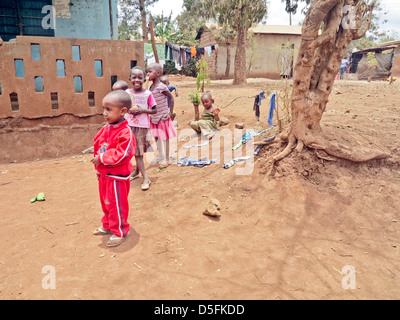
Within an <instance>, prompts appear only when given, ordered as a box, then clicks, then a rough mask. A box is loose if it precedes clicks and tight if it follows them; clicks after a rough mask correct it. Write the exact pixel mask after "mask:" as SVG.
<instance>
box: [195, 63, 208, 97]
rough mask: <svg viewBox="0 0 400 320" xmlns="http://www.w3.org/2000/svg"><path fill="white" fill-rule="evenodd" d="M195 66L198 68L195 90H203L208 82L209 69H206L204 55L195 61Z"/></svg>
mask: <svg viewBox="0 0 400 320" xmlns="http://www.w3.org/2000/svg"><path fill="white" fill-rule="evenodd" d="M196 67H197V69H198V72H197V77H196V85H197V91H199V92H204V87H205V85H206V83H207V84H210V82H211V81H210V70H209V69H208V64H207V62H206V59H205V58H204V56H203V57H202V58H201V59H200V60H199V61H197V63H196Z"/></svg>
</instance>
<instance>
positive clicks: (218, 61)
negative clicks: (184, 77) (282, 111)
mask: <svg viewBox="0 0 400 320" xmlns="http://www.w3.org/2000/svg"><path fill="white" fill-rule="evenodd" d="M300 41H301V35H286V34H264V33H257V34H255V35H254V43H255V45H254V49H255V54H254V56H255V58H254V61H253V62H252V66H251V69H250V72H249V74H248V77H264V78H271V79H279V78H280V76H281V69H280V61H281V52H282V45H283V44H288V43H289V44H293V45H294V56H293V58H294V60H296V58H297V52H298V49H299V46H300ZM216 43H217V41H216V40H215V38H214V37H213V35H212V33H211V32H210V31H208V30H205V31H204V32H203V33H202V34H201V37H200V46H201V47H203V46H209V45H213V44H216ZM249 45H250V44H249ZM235 53H236V43H235V42H234V43H231V44H230V55H231V57H230V59H231V64H230V73H229V77H230V78H233V74H234V69H235ZM246 60H247V66H248V65H249V58H246ZM206 61H207V63H208V64H209V68H210V74H211V77H212V78H214V79H220V78H223V77H224V75H225V70H226V61H227V47H226V45H224V44H221V43H219V44H218V51H217V53H216V54H215V56H213V55H211V57H206Z"/></svg>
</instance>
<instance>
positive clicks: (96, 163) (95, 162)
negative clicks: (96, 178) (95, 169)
mask: <svg viewBox="0 0 400 320" xmlns="http://www.w3.org/2000/svg"><path fill="white" fill-rule="evenodd" d="M90 162H91V163H93V164H94V165H95V166H98V165H99V164H100V161H99V156H95V157H94V158H93V159H92V160H90Z"/></svg>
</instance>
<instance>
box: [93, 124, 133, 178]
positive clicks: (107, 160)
mask: <svg viewBox="0 0 400 320" xmlns="http://www.w3.org/2000/svg"><path fill="white" fill-rule="evenodd" d="M135 150H136V141H135V137H134V136H133V134H132V131H131V129H130V127H129V126H128V122H127V121H126V120H124V121H122V122H119V123H117V124H108V123H107V124H106V125H105V126H104V127H103V128H101V129H100V131H99V132H98V133H97V135H96V136H95V137H94V155H98V156H99V161H100V164H99V165H98V166H96V170H97V171H98V172H99V173H100V174H104V175H108V176H113V177H115V178H116V179H118V177H120V178H121V179H124V178H126V176H128V175H129V174H130V173H131V172H132V170H133V165H132V163H131V161H130V160H131V159H132V157H133V156H134V155H135Z"/></svg>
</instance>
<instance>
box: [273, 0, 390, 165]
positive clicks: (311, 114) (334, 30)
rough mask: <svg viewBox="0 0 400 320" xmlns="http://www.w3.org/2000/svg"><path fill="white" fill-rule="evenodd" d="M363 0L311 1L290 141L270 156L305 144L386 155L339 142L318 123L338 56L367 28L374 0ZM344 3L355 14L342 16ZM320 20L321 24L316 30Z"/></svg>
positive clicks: (354, 157) (343, 153)
mask: <svg viewBox="0 0 400 320" xmlns="http://www.w3.org/2000/svg"><path fill="white" fill-rule="evenodd" d="M362 3H363V1H361V0H314V1H313V2H312V4H311V6H310V8H309V10H308V12H307V16H306V18H305V20H304V24H303V28H302V39H301V44H300V49H299V53H298V57H297V61H296V65H295V68H294V75H293V91H292V122H291V126H290V129H289V132H288V133H287V132H286V133H285V134H284V135H283V138H284V140H287V141H288V145H287V147H286V148H285V150H283V152H282V153H280V154H278V155H277V156H275V157H274V159H273V160H274V162H275V161H278V160H280V159H282V158H284V157H285V156H287V155H288V154H289V153H290V152H291V151H292V149H293V148H294V147H296V145H297V148H296V149H297V150H298V151H301V149H302V148H303V146H307V147H310V148H313V149H317V150H323V151H325V152H326V153H327V154H330V155H332V156H335V157H338V158H342V159H347V160H351V161H355V162H362V161H367V160H371V159H382V158H386V157H388V156H389V155H388V154H387V153H384V152H382V151H371V150H365V149H364V148H359V149H355V150H354V149H353V148H349V147H346V146H343V145H341V144H340V143H338V142H335V141H334V140H332V139H331V138H329V137H328V138H327V135H326V134H324V133H323V132H322V129H321V126H320V121H321V118H322V115H323V113H324V111H325V109H326V105H327V103H328V98H329V95H330V93H331V91H332V88H333V84H334V81H335V76H336V75H337V73H338V71H339V67H340V62H341V59H342V58H343V57H344V55H345V52H346V49H347V47H348V45H349V44H350V42H351V41H352V40H354V39H358V38H360V37H362V36H363V35H364V34H365V32H366V31H367V29H368V26H369V23H370V19H371V14H372V10H373V5H371V6H366V5H363V4H362ZM344 6H352V8H353V10H354V11H353V13H355V16H354V17H348V16H346V11H345V12H344V15H345V17H343V11H344V9H343V8H344ZM346 8H350V7H346ZM366 15H368V19H369V21H368V22H367V25H368V26H365V25H364V27H363V30H361V33H359V30H360V28H361V21H362V18H363V17H364V16H366ZM348 18H350V20H348ZM351 18H353V19H354V18H355V20H351ZM344 19H345V20H344ZM343 21H348V22H350V23H354V22H355V24H354V25H350V26H349V25H348V24H345V23H343ZM322 23H323V30H322V32H321V33H319V29H320V26H321V24H322ZM350 27H352V29H351V28H350Z"/></svg>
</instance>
